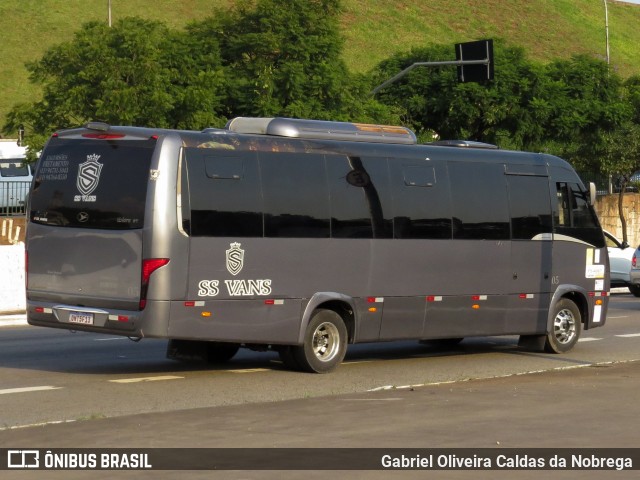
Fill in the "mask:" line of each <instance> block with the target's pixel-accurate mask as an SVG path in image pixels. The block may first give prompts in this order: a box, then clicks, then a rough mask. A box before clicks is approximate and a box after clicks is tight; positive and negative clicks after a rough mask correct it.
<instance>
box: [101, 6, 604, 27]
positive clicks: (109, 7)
mask: <svg viewBox="0 0 640 480" xmlns="http://www.w3.org/2000/svg"><path fill="white" fill-rule="evenodd" d="M605 4H606V0H605ZM107 8H108V9H109V27H111V0H108V5H107Z"/></svg>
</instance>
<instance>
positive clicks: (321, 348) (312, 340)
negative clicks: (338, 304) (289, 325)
mask: <svg viewBox="0 0 640 480" xmlns="http://www.w3.org/2000/svg"><path fill="white" fill-rule="evenodd" d="M346 352H347V327H346V326H345V324H344V321H343V320H342V317H340V315H338V314H337V313H336V312H334V311H333V310H324V309H319V310H316V311H315V312H314V313H313V316H312V317H311V321H310V322H309V325H308V326H307V331H306V332H305V336H304V343H303V344H302V345H296V346H293V347H291V353H292V355H293V358H294V359H295V362H296V363H297V364H298V366H299V367H300V369H302V370H304V371H307V372H313V373H328V372H331V371H332V370H335V369H336V367H337V366H338V365H339V364H340V363H341V362H342V360H343V359H344V356H345V354H346Z"/></svg>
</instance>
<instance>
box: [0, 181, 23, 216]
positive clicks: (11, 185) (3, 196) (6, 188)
mask: <svg viewBox="0 0 640 480" xmlns="http://www.w3.org/2000/svg"><path fill="white" fill-rule="evenodd" d="M30 187H31V182H0V216H6V215H24V214H25V213H26V212H25V205H26V203H27V195H28V193H29V188H30Z"/></svg>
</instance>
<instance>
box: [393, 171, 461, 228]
mask: <svg viewBox="0 0 640 480" xmlns="http://www.w3.org/2000/svg"><path fill="white" fill-rule="evenodd" d="M390 169H391V183H392V185H393V200H394V218H393V232H394V236H395V238H451V198H450V195H449V189H448V187H449V182H448V178H447V169H446V164H444V163H441V164H433V165H403V164H402V163H400V162H392V163H391V164H390Z"/></svg>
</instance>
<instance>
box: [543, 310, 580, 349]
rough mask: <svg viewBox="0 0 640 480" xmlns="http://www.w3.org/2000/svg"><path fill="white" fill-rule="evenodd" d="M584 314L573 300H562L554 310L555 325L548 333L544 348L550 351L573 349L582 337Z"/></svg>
mask: <svg viewBox="0 0 640 480" xmlns="http://www.w3.org/2000/svg"><path fill="white" fill-rule="evenodd" d="M581 329H582V316H581V315H580V310H579V309H578V306H577V305H576V304H575V303H573V302H572V301H571V300H568V299H566V298H563V299H562V300H560V301H559V302H558V303H557V304H556V306H555V308H554V312H553V325H552V326H551V331H550V332H549V333H548V334H547V338H546V341H545V345H544V349H545V351H546V352H548V353H565V352H568V351H569V350H571V349H572V348H573V347H574V345H575V344H576V343H577V342H578V339H579V338H580V332H581Z"/></svg>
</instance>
